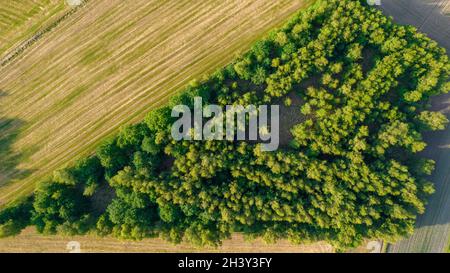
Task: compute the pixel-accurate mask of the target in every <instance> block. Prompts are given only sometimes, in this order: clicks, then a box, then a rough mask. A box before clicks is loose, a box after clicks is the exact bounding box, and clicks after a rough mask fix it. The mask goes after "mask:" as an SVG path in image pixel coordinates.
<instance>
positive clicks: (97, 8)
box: [0, 0, 310, 204]
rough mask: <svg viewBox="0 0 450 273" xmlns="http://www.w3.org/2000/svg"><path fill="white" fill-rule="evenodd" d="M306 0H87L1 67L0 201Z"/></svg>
mask: <svg viewBox="0 0 450 273" xmlns="http://www.w3.org/2000/svg"><path fill="white" fill-rule="evenodd" d="M308 2H310V1H307V0H296V1H288V0H278V1H269V0H256V1H255V0H239V1H238V0H233V1H230V0H229V1H218V0H207V1H194V2H193V1H188V0H181V1H180V0H167V1H160V0H151V1H148V0H135V1H119V0H98V1H89V2H88V3H87V4H86V5H85V6H84V7H82V8H81V9H80V10H78V11H77V12H76V13H74V14H73V15H72V16H70V17H69V18H67V19H66V20H64V21H63V22H61V23H60V24H59V25H58V27H57V28H55V29H53V30H52V31H51V32H50V33H48V34H46V35H45V36H44V37H43V38H42V39H40V40H39V41H38V42H36V43H35V44H33V46H32V47H30V48H28V49H27V50H26V51H25V52H23V53H22V54H20V55H19V56H18V57H17V58H15V59H14V60H13V61H12V62H10V63H8V64H7V65H6V66H5V67H2V68H0V116H1V118H0V156H1V157H2V158H4V160H5V161H4V162H6V163H5V164H2V166H0V204H5V203H7V202H9V201H11V200H13V199H15V198H17V197H18V196H21V195H26V194H29V193H30V192H31V191H32V190H33V189H34V185H35V184H36V182H39V181H42V180H43V179H45V178H46V177H48V176H49V175H50V174H51V173H52V171H54V170H55V169H58V168H61V167H63V166H64V165H65V164H70V163H71V162H73V161H74V160H75V159H77V158H80V157H83V156H85V155H87V154H89V153H92V151H93V150H94V148H95V147H96V146H97V145H98V143H99V141H101V140H102V139H104V137H105V136H107V135H109V134H111V133H113V132H115V131H116V130H117V129H118V128H119V127H120V126H121V125H123V124H127V123H131V122H134V121H137V120H140V119H142V118H143V117H144V115H145V113H147V112H148V111H149V110H150V109H152V108H154V107H156V106H158V105H161V104H162V103H164V102H165V101H166V100H167V98H168V97H170V96H171V95H172V94H174V93H175V92H177V91H178V90H180V89H181V88H182V87H183V86H185V85H186V84H187V83H188V82H189V81H191V80H192V79H194V78H199V77H201V76H202V75H204V74H206V73H210V72H212V71H213V70H214V69H216V68H218V67H220V66H223V65H225V64H227V63H228V62H230V61H231V60H233V59H234V57H235V53H236V52H239V51H245V50H246V49H248V48H249V46H250V45H251V44H252V42H253V41H255V40H257V39H258V38H260V37H261V36H262V35H263V34H265V33H266V32H267V31H268V30H270V29H272V28H274V27H275V26H278V25H279V24H281V23H283V22H285V21H286V19H287V18H288V17H289V16H290V15H292V14H293V13H294V12H295V11H297V10H299V9H300V8H301V7H304V6H305V5H306V4H307V3H308ZM25 29H26V28H25Z"/></svg>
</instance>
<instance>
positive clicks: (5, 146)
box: [0, 90, 30, 187]
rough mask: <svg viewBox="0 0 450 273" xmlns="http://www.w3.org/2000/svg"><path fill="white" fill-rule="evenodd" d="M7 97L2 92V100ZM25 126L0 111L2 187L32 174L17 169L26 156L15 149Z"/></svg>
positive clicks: (0, 91)
mask: <svg viewBox="0 0 450 273" xmlns="http://www.w3.org/2000/svg"><path fill="white" fill-rule="evenodd" d="M5 96H7V93H6V92H4V91H2V90H0V99H1V98H2V97H5ZM24 124H25V123H24V121H22V120H20V119H14V118H8V117H4V116H3V114H2V113H1V109H0V187H3V186H5V185H7V184H9V183H10V182H12V181H13V180H16V179H21V178H24V177H26V176H27V175H29V174H30V170H22V169H19V168H17V166H18V165H19V164H20V162H21V161H23V160H24V158H25V154H23V153H21V152H17V151H14V149H13V144H14V142H15V141H16V140H17V138H18V136H19V134H20V129H21V128H22V126H23V125H24Z"/></svg>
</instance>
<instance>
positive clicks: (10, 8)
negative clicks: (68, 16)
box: [0, 0, 69, 59]
mask: <svg viewBox="0 0 450 273" xmlns="http://www.w3.org/2000/svg"><path fill="white" fill-rule="evenodd" d="M68 9H69V8H68V6H67V5H66V4H65V2H64V1H63V0H3V1H2V2H1V4H0V59H2V57H3V56H4V55H5V54H7V53H8V52H9V51H10V50H11V49H12V48H14V47H16V46H17V45H18V44H20V43H21V42H23V41H24V40H26V39H29V38H31V37H32V36H33V35H34V34H35V33H36V32H38V31H39V30H41V29H42V28H44V27H45V26H47V25H48V24H50V23H51V22H52V20H53V19H54V18H56V17H58V16H60V15H62V14H63V13H64V12H66V11H67V10H68Z"/></svg>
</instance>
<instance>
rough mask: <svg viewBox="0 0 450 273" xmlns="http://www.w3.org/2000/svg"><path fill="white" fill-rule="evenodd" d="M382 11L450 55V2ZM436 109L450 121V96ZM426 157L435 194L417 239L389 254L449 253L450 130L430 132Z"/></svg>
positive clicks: (387, 1) (419, 2)
mask: <svg viewBox="0 0 450 273" xmlns="http://www.w3.org/2000/svg"><path fill="white" fill-rule="evenodd" d="M381 8H382V9H383V11H384V12H385V14H387V15H391V16H393V18H394V20H395V21H396V22H398V23H401V24H411V25H414V26H416V27H418V28H419V29H420V31H422V32H424V33H426V34H427V35H428V36H429V37H431V38H433V39H435V40H436V41H438V42H439V44H440V45H441V46H443V47H445V48H446V49H447V52H450V17H449V16H446V15H445V14H448V11H449V8H450V1H449V0H383V1H382V6H381ZM432 108H433V110H435V111H441V112H442V113H444V114H446V115H447V117H449V118H450V94H446V95H443V96H440V97H436V98H434V100H433V102H432ZM425 141H426V142H427V143H428V147H427V149H426V151H425V152H424V153H423V155H424V156H425V157H427V158H431V159H433V160H435V161H436V162H437V163H436V169H435V171H434V174H433V176H432V177H431V181H433V182H434V184H435V188H436V193H435V194H433V195H432V197H431V198H430V200H429V204H428V206H427V208H426V211H425V214H424V215H421V216H420V217H419V219H418V221H417V225H416V226H417V227H416V231H415V233H414V235H413V236H411V237H410V238H408V239H405V240H403V241H400V242H398V243H396V244H393V245H389V246H388V252H445V250H446V248H447V242H448V238H449V235H450V168H449V166H450V127H447V129H446V130H445V131H440V132H434V133H429V134H428V135H426V138H425Z"/></svg>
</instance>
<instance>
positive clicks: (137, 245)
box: [0, 228, 334, 253]
mask: <svg viewBox="0 0 450 273" xmlns="http://www.w3.org/2000/svg"><path fill="white" fill-rule="evenodd" d="M71 241H77V242H79V243H80V250H81V252H96V253H98V252H106V253H113V252H119V253H121V252H122V253H123V252H127V253H128V252H153V253H156V252H226V253H233V252H245V253H251V252H253V253H257V252H265V253H268V252H274V253H282V252H285V253H330V252H333V251H334V250H333V248H332V247H331V246H330V245H328V244H326V243H323V242H316V243H313V244H310V245H292V244H290V243H289V242H287V241H285V240H282V241H279V242H277V243H276V244H271V245H268V244H266V243H264V242H262V241H261V240H256V241H245V240H244V237H243V236H241V235H240V234H234V235H233V237H232V239H231V240H227V241H225V242H224V243H223V245H222V246H221V247H219V248H201V249H200V248H194V247H192V246H191V245H188V244H180V245H173V244H170V243H168V242H166V241H164V240H162V239H158V238H156V239H145V240H142V241H138V242H134V241H120V240H117V239H114V238H97V237H93V236H74V237H62V236H59V235H55V236H42V235H38V234H36V232H35V231H34V230H33V229H32V228H27V229H26V230H24V231H23V232H22V234H21V235H19V236H16V237H12V238H6V239H1V240H0V252H13V253H17V252H19V253H23V252H26V253H29V252H41V253H42V252H44V253H49V252H50V253H61V252H69V250H68V249H67V243H69V242H71Z"/></svg>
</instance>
